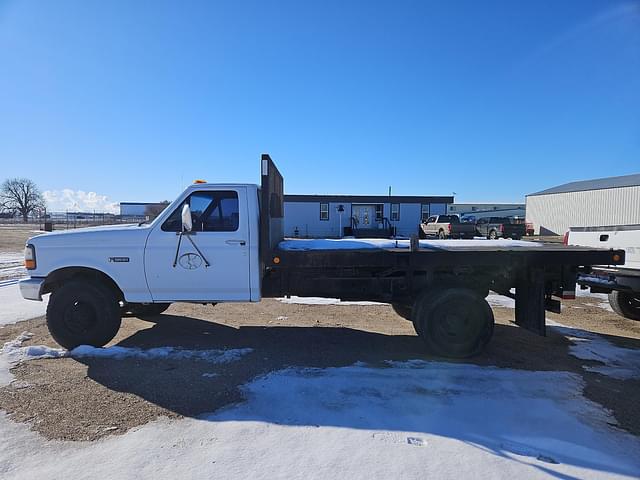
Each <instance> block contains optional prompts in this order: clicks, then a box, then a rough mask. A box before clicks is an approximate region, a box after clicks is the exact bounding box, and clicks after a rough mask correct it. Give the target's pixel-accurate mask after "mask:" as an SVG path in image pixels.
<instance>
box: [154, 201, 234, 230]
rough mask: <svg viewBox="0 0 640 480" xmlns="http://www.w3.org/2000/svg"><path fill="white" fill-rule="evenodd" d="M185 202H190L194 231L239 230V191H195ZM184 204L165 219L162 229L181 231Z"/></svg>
mask: <svg viewBox="0 0 640 480" xmlns="http://www.w3.org/2000/svg"><path fill="white" fill-rule="evenodd" d="M184 203H187V204H189V208H190V209H191V221H192V222H193V231H195V232H235V231H236V230H238V225H239V220H240V209H239V203H238V193H237V192H234V191H215V192H194V193H192V194H191V195H189V197H188V198H187V199H186V200H185V202H184ZM184 203H183V204H182V205H184ZM182 205H180V207H178V208H176V209H175V210H174V211H173V212H172V213H171V215H170V216H169V218H167V220H165V222H164V223H163V224H162V230H164V231H165V232H179V231H180V230H181V229H182V218H181V217H182Z"/></svg>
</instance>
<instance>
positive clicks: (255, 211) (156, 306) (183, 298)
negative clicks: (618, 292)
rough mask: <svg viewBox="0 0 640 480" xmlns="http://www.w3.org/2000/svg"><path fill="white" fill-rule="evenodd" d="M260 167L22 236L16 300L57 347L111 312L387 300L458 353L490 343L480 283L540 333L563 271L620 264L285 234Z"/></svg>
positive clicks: (552, 249)
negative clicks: (246, 176)
mask: <svg viewBox="0 0 640 480" xmlns="http://www.w3.org/2000/svg"><path fill="white" fill-rule="evenodd" d="M261 172H262V176H261V179H262V181H261V186H260V187H258V186H257V185H247V184H213V183H195V184H193V185H191V186H189V187H188V188H187V189H186V190H185V191H184V192H182V194H180V196H178V198H177V199H176V200H174V201H173V203H171V204H170V205H169V206H168V207H167V208H166V209H165V210H164V211H163V212H162V213H160V214H159V215H158V217H157V218H156V219H155V220H153V221H152V222H151V223H149V224H134V225H127V226H110V227H95V228H84V229H79V230H73V231H64V232H54V233H49V234H43V235H39V236H37V237H34V238H31V239H30V240H28V242H27V245H26V248H25V266H26V268H27V269H28V271H29V273H30V275H31V276H30V278H28V279H24V280H22V281H20V290H21V292H22V295H23V296H24V298H27V299H31V300H42V295H43V294H46V293H51V296H50V298H49V304H48V307H47V326H48V328H49V332H50V333H51V335H52V337H53V338H54V339H55V340H56V341H57V342H58V343H59V344H60V345H62V346H64V347H66V348H74V347H76V346H78V345H81V344H89V345H94V346H102V345H105V344H106V343H108V342H109V341H111V340H112V339H113V338H114V336H115V335H116V333H117V332H118V329H119V328H120V321H121V317H122V316H124V315H136V316H138V317H141V318H147V317H150V316H153V315H158V314H160V313H161V312H163V311H164V310H165V309H166V308H167V307H168V306H169V305H170V304H171V302H194V303H217V302H258V301H260V299H261V298H264V297H283V296H287V295H299V296H316V297H334V298H335V297H337V298H341V299H343V300H370V301H379V302H388V303H391V304H392V305H393V306H394V308H395V310H396V312H398V313H399V314H400V315H402V316H404V317H405V318H408V319H411V321H412V322H413V325H414V328H415V329H416V331H417V333H418V335H419V336H420V337H421V338H422V339H423V340H424V342H425V344H426V346H427V349H428V350H429V351H431V352H432V353H434V354H437V355H443V356H452V357H466V356H470V355H474V354H477V353H479V352H480V351H481V350H482V349H483V348H484V346H485V345H486V344H487V343H488V342H489V340H490V338H491V336H492V333H493V325H494V319H493V313H492V311H491V308H490V307H489V304H488V303H487V302H486V300H485V297H486V296H487V294H488V292H489V289H491V290H493V291H496V292H498V293H501V294H504V295H507V296H510V289H511V288H515V302H516V308H515V322H516V324H517V325H520V326H522V327H523V328H526V329H528V330H531V331H533V332H536V333H538V334H541V335H544V333H545V308H547V309H550V310H552V311H556V312H559V309H560V301H559V300H557V299H555V298H553V297H554V296H555V297H563V296H567V295H573V294H574V293H575V286H576V273H578V272H580V271H590V268H591V265H602V264H606V265H619V264H622V263H624V251H622V250H610V249H601V248H593V247H568V246H565V245H561V244H556V245H544V244H541V243H533V242H531V243H530V242H514V241H509V242H503V241H501V240H498V241H495V242H489V241H487V240H478V241H473V245H470V242H458V241H444V242H443V241H422V242H419V241H418V240H417V238H415V237H414V238H413V239H411V241H409V240H404V241H403V240H381V239H375V240H369V241H363V240H353V239H345V240H314V241H309V240H295V239H293V240H284V239H283V236H284V235H283V231H284V230H283V225H284V222H283V220H284V219H283V216H284V208H283V199H284V181H283V178H282V176H281V175H280V172H279V171H278V169H277V168H276V166H275V164H274V163H273V161H272V160H271V158H270V157H269V156H268V155H263V156H262V159H261ZM472 226H473V225H472ZM305 242H306V243H305ZM476 243H477V245H476Z"/></svg>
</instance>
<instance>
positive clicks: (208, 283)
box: [144, 187, 251, 302]
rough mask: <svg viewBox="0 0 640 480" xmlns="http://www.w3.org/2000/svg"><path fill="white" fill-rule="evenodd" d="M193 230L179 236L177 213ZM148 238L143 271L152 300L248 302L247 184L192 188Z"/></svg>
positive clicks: (180, 220)
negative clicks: (186, 213)
mask: <svg viewBox="0 0 640 480" xmlns="http://www.w3.org/2000/svg"><path fill="white" fill-rule="evenodd" d="M184 203H187V204H189V206H190V209H191V216H192V223H193V229H192V231H191V233H190V234H189V235H188V236H187V235H183V236H182V239H181V241H180V249H179V250H178V240H180V232H181V230H182V219H181V212H182V207H183V205H184ZM184 203H183V204H182V205H180V206H178V207H177V208H176V209H175V210H174V211H173V212H171V214H170V215H169V216H168V217H167V218H166V220H165V221H164V222H162V223H161V224H159V225H156V226H155V227H154V228H153V230H152V231H151V233H150V234H149V237H148V239H147V245H146V248H145V257H144V264H145V272H146V277H147V285H148V286H149V290H150V292H151V296H152V298H153V300H154V301H179V300H183V301H186V300H193V301H206V302H215V301H248V300H249V299H250V293H251V292H250V287H249V273H250V272H249V268H250V265H249V221H248V208H247V192H246V187H229V188H221V189H219V190H218V189H211V190H199V191H196V192H193V193H191V195H189V197H187V199H186V200H185V202H184Z"/></svg>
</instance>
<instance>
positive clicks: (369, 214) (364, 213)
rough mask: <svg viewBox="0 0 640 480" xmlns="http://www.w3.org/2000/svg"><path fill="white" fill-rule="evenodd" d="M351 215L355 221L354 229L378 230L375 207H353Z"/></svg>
mask: <svg viewBox="0 0 640 480" xmlns="http://www.w3.org/2000/svg"><path fill="white" fill-rule="evenodd" d="M352 212H353V213H352V215H353V217H354V218H355V219H356V223H357V225H356V228H364V229H368V228H379V223H380V222H379V219H377V218H376V206H375V205H353V206H352Z"/></svg>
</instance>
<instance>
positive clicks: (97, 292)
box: [47, 279, 122, 350]
mask: <svg viewBox="0 0 640 480" xmlns="http://www.w3.org/2000/svg"><path fill="white" fill-rule="evenodd" d="M121 320H122V319H121V318H120V305H119V303H118V299H117V297H116V294H115V292H113V290H112V289H111V288H109V287H108V286H107V285H105V284H102V283H98V282H96V281H87V280H84V279H83V280H70V281H68V282H66V283H64V284H63V285H62V286H60V287H59V288H57V289H55V290H54V291H53V293H52V294H51V298H50V299H49V305H47V327H49V333H51V336H52V337H53V339H54V340H55V341H56V342H58V343H59V344H60V345H61V346H63V347H64V348H66V349H68V350H71V349H73V348H75V347H77V346H78V345H92V346H94V347H102V346H104V345H106V344H107V343H109V342H110V341H111V340H112V339H113V337H115V336H116V334H117V333H118V330H119V329H120V322H121Z"/></svg>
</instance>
